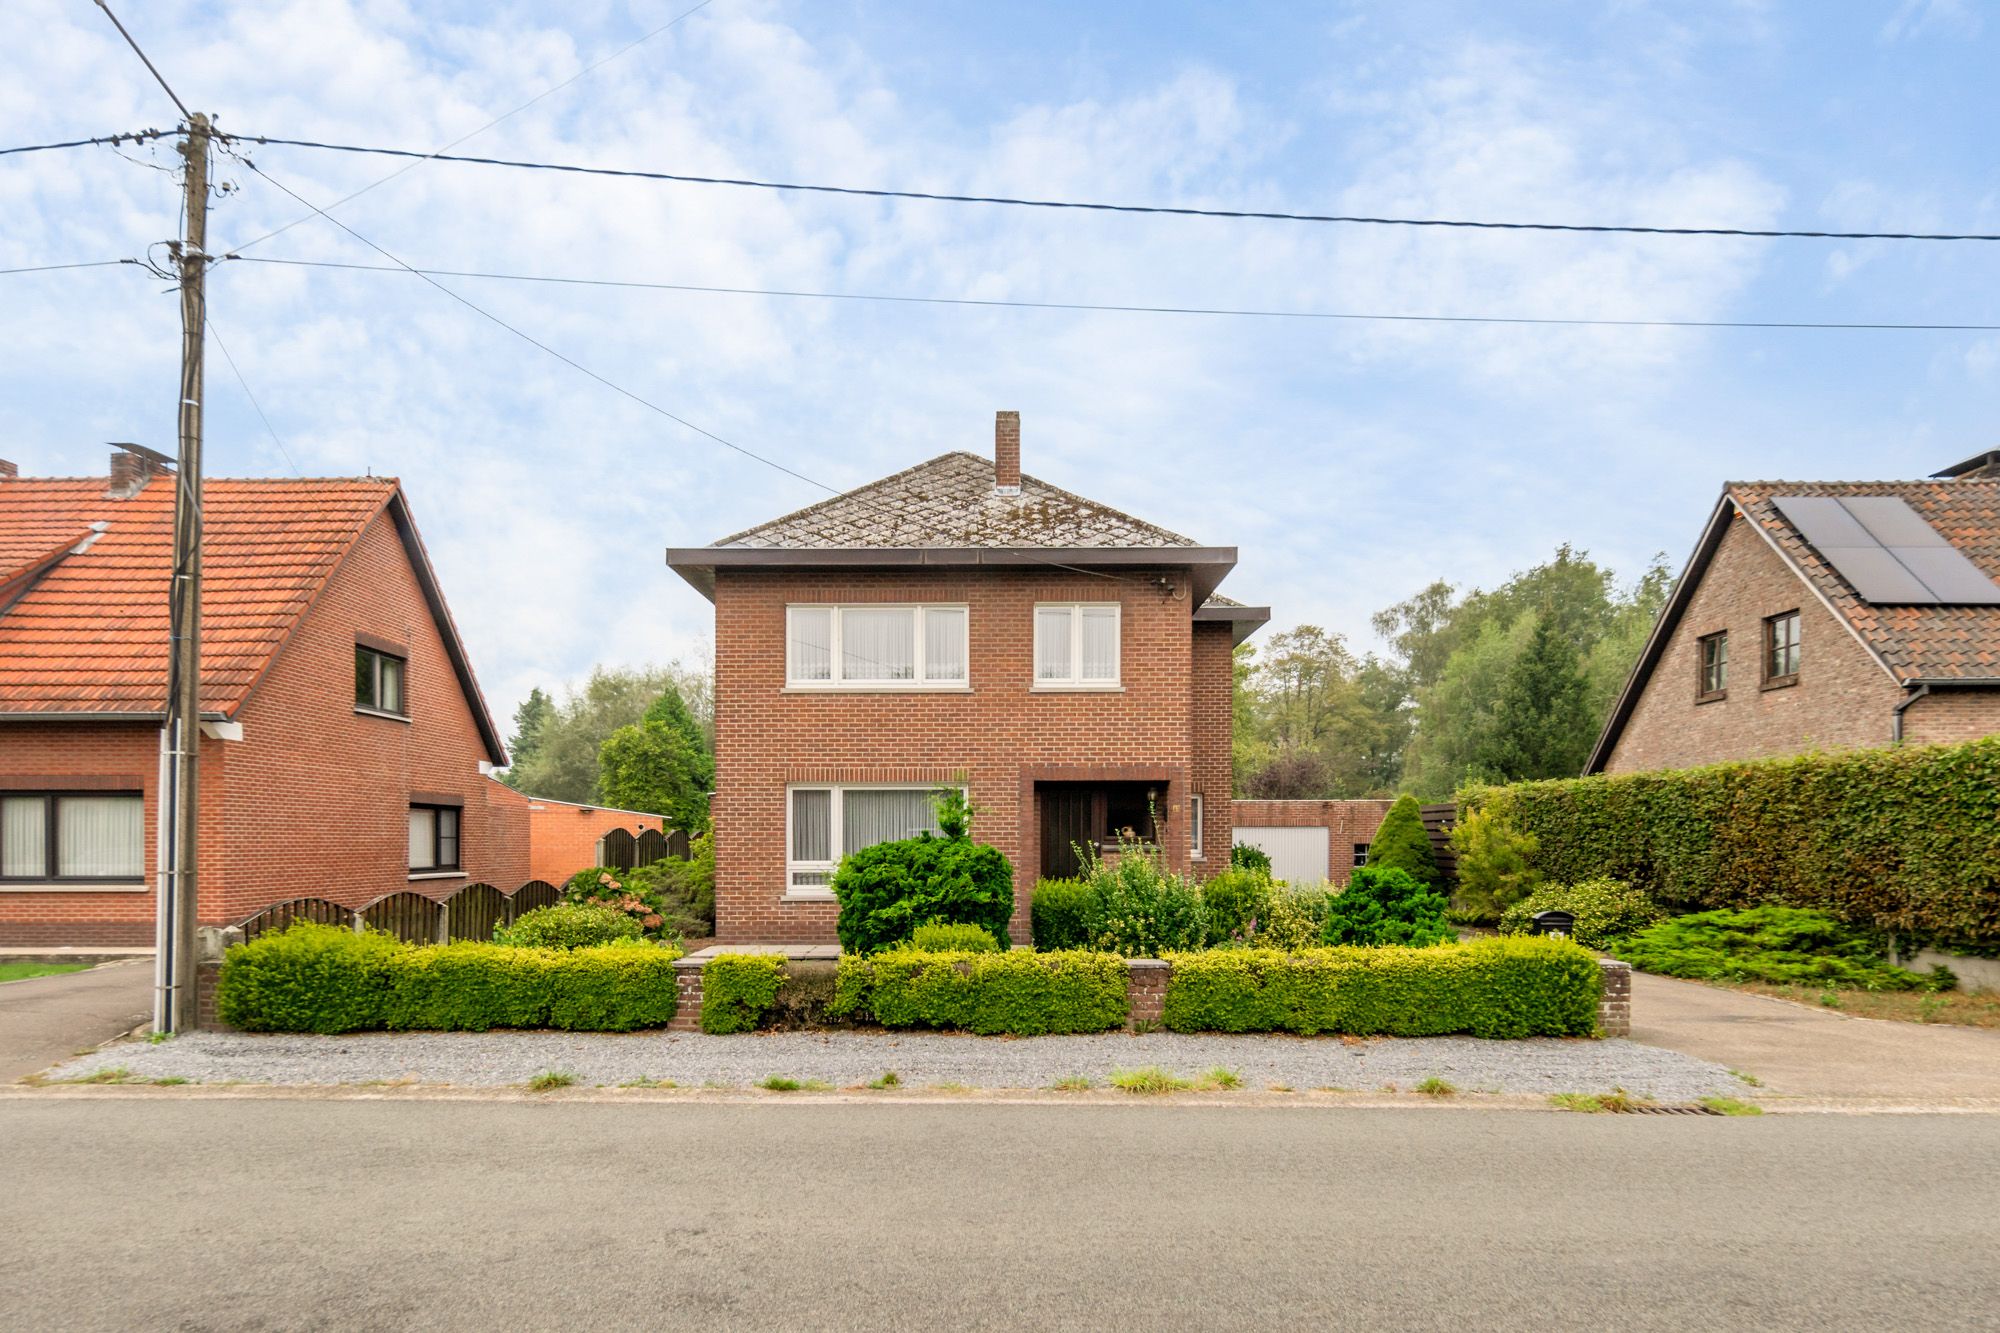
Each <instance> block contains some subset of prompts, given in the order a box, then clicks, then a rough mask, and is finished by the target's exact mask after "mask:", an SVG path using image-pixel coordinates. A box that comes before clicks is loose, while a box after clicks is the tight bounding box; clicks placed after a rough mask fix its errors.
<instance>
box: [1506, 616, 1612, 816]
mask: <svg viewBox="0 0 2000 1333" xmlns="http://www.w3.org/2000/svg"><path fill="white" fill-rule="evenodd" d="M1596 732H1597V727H1596V721H1595V719H1594V718H1593V717H1592V716H1591V712H1590V686H1589V684H1588V683H1587V682H1586V681H1585V680H1584V678H1583V671H1582V669H1581V667H1580V666H1579V664H1578V661H1577V652H1576V648H1575V647H1574V646H1573V645H1572V644H1571V643H1570V641H1569V640H1568V638H1566V637H1565V636H1564V634H1563V633H1562V631H1561V629H1560V628H1559V627H1558V626H1557V624H1556V622H1555V620H1554V618H1553V617H1550V616H1538V617H1536V619H1535V627H1534V632H1533V633H1532V634H1531V635H1530V636H1529V638H1528V644H1527V647H1526V648H1525V649H1524V650H1523V651H1522V653H1521V655H1520V656H1519V657H1517V658H1515V659H1514V662H1513V665H1512V666H1511V667H1509V668H1508V671H1507V680H1506V683H1505V684H1504V685H1503V686H1502V687H1501V691H1500V698H1499V700H1498V702H1497V703H1495V705H1494V708H1493V726H1492V729H1491V731H1490V733H1489V734H1488V736H1487V737H1486V740H1485V744H1484V745H1483V746H1482V748H1481V752H1480V754H1479V756H1478V761H1479V764H1480V766H1481V767H1483V768H1488V769H1491V770H1492V771H1493V772H1495V773H1498V774H1499V775H1500V776H1501V777H1503V778H1506V779H1507V780H1509V781H1518V780H1520V779H1523V778H1569V777H1575V776H1576V775H1577V773H1578V772H1579V771H1580V770H1581V769H1582V768H1583V761H1584V759H1585V757H1586V756H1587V755H1588V754H1589V753H1590V743H1591V741H1592V739H1593V738H1594V737H1595V736H1596Z"/></svg>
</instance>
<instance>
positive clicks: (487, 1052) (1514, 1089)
mask: <svg viewBox="0 0 2000 1333" xmlns="http://www.w3.org/2000/svg"><path fill="white" fill-rule="evenodd" d="M1148 1065H1158V1066H1161V1067H1162V1068H1165V1069H1167V1070H1168V1071H1170V1072H1172V1073H1174V1074H1177V1075H1179V1076H1181V1077H1194V1076H1197V1075H1199V1074H1201V1073H1202V1072H1204V1071H1206V1070H1209V1069H1212V1068H1215V1067H1217V1066H1220V1067H1222V1068H1225V1069H1230V1070H1233V1071H1235V1073H1236V1074H1237V1075H1238V1076H1239V1077H1240V1078H1241V1079H1242V1080H1243V1082H1244V1084H1245V1086H1247V1087H1250V1088H1263V1087H1267V1086H1269V1085H1271V1084H1274V1083H1276V1084H1282V1085H1284V1086H1287V1087H1290V1088H1295V1089H1301V1090H1303V1089H1307V1088H1342V1089H1352V1090H1356V1091H1372V1090H1375V1089H1378V1088H1381V1087H1382V1086H1383V1085H1385V1084H1389V1083H1394V1084H1396V1085H1397V1086H1398V1087H1399V1088H1403V1089H1407V1088H1409V1087H1411V1086H1412V1085H1414V1084H1416V1083H1418V1082H1421V1081H1422V1080H1423V1079H1426V1078H1431V1077H1436V1078H1442V1079H1445V1080H1447V1081H1449V1082H1450V1083H1451V1084H1453V1085H1454V1086H1455V1087H1457V1088H1458V1089H1459V1090H1461V1091H1464V1092H1510V1093H1551V1092H1609V1091H1611V1090H1612V1089H1613V1088H1621V1087H1622V1088H1624V1089H1625V1090H1626V1091H1628V1092H1633V1093H1638V1094H1642V1095H1645V1096H1648V1097H1653V1098H1656V1099H1658V1100H1660V1101H1664V1102H1686V1101H1692V1100H1694V1099H1696V1098H1699V1097H1704V1096H1711V1095H1720V1094H1728V1093H1740V1092H1741V1091H1742V1090H1743V1085H1742V1084H1741V1083H1740V1082H1739V1081H1738V1080H1737V1079H1736V1078H1734V1077H1733V1076H1732V1075H1731V1074H1730V1073H1729V1072H1728V1071H1727V1070H1726V1069H1724V1068H1723V1067H1722V1066H1721V1065H1716V1064H1710V1063H1709V1062H1707V1061H1705V1060H1697V1059H1694V1058H1693V1057H1691V1056H1686V1055H1680V1054H1678V1053H1676V1052H1673V1051H1665V1050H1660V1049H1658V1048H1656V1047H1652V1046H1641V1045H1638V1044H1636V1043H1634V1042H1630V1041H1621V1040H1606V1041H1584V1040H1574V1041H1565V1040H1557V1039H1551V1038H1534V1039H1530V1040H1527V1041H1481V1040H1479V1039H1477V1038H1474V1037H1422V1038H1406V1039H1395V1038H1383V1039H1377V1040H1372V1041H1362V1042H1350V1041H1343V1040H1341V1039H1340V1038H1338V1037H1287V1036H1220V1035H1182V1034H1178V1033H1164V1032H1155V1033H1147V1034H1145V1035H1143V1036H1135V1035H1130V1034H1127V1033H1104V1034H1101V1035H1097V1036H1082V1037H1024V1038H1003V1037H971V1036H959V1035H947V1034H939V1033H876V1032H767V1033H746V1034H744V1035H741V1036H731V1037H711V1036H705V1035H702V1034H699V1033H672V1034H668V1033H661V1032H647V1033H635V1034H630V1035H623V1034H607V1033H567V1032H485V1033H463V1032H452V1033H446V1032H397V1033H356V1034H352V1035H348V1036H339V1037H319V1036H251V1035H248V1034H245V1033H234V1032H196V1033H190V1034H188V1035H186V1036H183V1037H178V1038H176V1039H174V1040H172V1041H168V1042H162V1043H160V1044H158V1045H150V1044H147V1043H144V1042H126V1043H123V1044H120V1045H117V1046H112V1047H109V1048H106V1049H104V1050H101V1051H96V1052H93V1053H92V1054H90V1055H86V1056H83V1057H81V1058H79V1059H75V1060H70V1061H67V1062H65V1063H64V1064H61V1065H58V1066H57V1067H56V1068H54V1069H53V1070H50V1071H49V1073H48V1075H47V1077H48V1078H50V1079H53V1080H73V1079H80V1078H84V1077H87V1076H88V1075H90V1074H93V1073H98V1072H101V1071H107V1070H115V1069H123V1070H125V1071H127V1072H128V1075H129V1077H130V1078H131V1079H132V1080H133V1081H137V1082H144V1081H149V1080H153V1079H161V1078H172V1079H185V1080H187V1081H188V1082H191V1083H223V1082H238V1083H283V1084H356V1083H382V1082H402V1081H414V1082H419V1083H449V1084H460V1085H467V1086H485V1087H496V1086H507V1085H510V1084H521V1083H526V1082H527V1081H528V1080H529V1079H531V1078H533V1077H534V1076H535V1075H537V1074H540V1073H543V1072H546V1071H560V1072H563V1073H567V1074H571V1075H574V1076H575V1079H576V1081H577V1082H578V1083H580V1084H584V1085H591V1084H603V1085H616V1084H619V1083H625V1082H629V1081H632V1080H635V1079H656V1080H671V1081H673V1082H674V1083H676V1084H679V1085H680V1086H682V1087H698V1086H700V1085H702V1084H705V1083H712V1084H722V1085H727V1086H731V1087H747V1086H750V1085H752V1084H755V1083H758V1082H760V1081H761V1080H763V1079H765V1078H767V1077H770V1076H771V1075H774V1074H778V1075H784V1076H786V1077H789V1078H795V1079H799V1080H802V1081H803V1080H806V1079H819V1080H823V1081H825V1082H827V1083H830V1084H832V1085H834V1086H835V1087H845V1086H850V1085H853V1084H857V1083H865V1082H867V1081H868V1080H869V1079H872V1078H875V1077H877V1076H878V1075H880V1074H881V1073H882V1072H883V1071H884V1070H891V1069H893V1070H895V1071H896V1073H897V1075H898V1076H899V1077H900V1078H901V1079H902V1082H903V1084H904V1086H906V1087H922V1086H924V1085H927V1084H944V1083H948V1084H963V1085H965V1086H967V1087H976V1088H1044V1087H1047V1086H1049V1085H1050V1084H1051V1083H1054V1082H1055V1081H1056V1080H1057V1079H1060V1078H1064V1077H1068V1076H1072V1075H1081V1076H1083V1077H1086V1078H1090V1079H1092V1080H1094V1081H1097V1082H1102V1081H1103V1080H1104V1079H1105V1078H1106V1077H1107V1076H1108V1075H1109V1074H1110V1073H1111V1072H1112V1071H1113V1070H1115V1069H1133V1068H1138V1067H1141V1066H1148Z"/></svg>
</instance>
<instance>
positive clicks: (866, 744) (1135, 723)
mask: <svg viewBox="0 0 2000 1333" xmlns="http://www.w3.org/2000/svg"><path fill="white" fill-rule="evenodd" d="M1162 574H1164V575H1166V576H1167V577H1169V578H1170V579H1172V581H1173V583H1174V585H1175V587H1176V589H1177V590H1178V596H1174V595H1169V594H1167V593H1165V592H1163V591H1162V590H1161V589H1159V588H1158V587H1155V586H1153V585H1151V584H1150V583H1148V582H1147V581H1146V580H1148V579H1150V578H1152V577H1154V576H1156V575H1162ZM1187 586H1188V572H1187V571H1186V570H1185V569H1177V568H1176V569H1162V570H1151V571H1141V570H1121V571H1120V578H1119V579H1118V580H1116V581H1114V580H1111V579H1104V578H1095V577H1090V576H1086V575H1081V574H1072V573H1069V572H1067V571H1063V570H1059V569H1054V568H1050V569H1022V570H989V571H979V572H965V571H949V570H939V571H935V572H902V571H897V572H883V573H879V574H876V573H870V572H866V571H861V572H853V571H840V572H838V573H832V572H829V573H825V574H813V573H810V572H803V573H800V572H787V571H762V570H723V571H720V572H719V573H718V576H717V580H716V594H715V601H716V636H715V638H716V643H715V691H716V728H715V748H716V769H717V773H718V778H717V792H716V797H715V802H714V814H715V839H716V933H717V937H718V938H719V939H721V940H724V941H737V942H746V941H760V942H768V943H790V942H812V941H828V940H832V939H833V938H834V918H835V908H834V906H833V904H831V903H828V902H797V901H791V902H788V901H785V900H784V898H785V846H784V837H785V799H786V798H785V790H786V785H787V784H788V783H791V782H813V781H853V782H888V781H909V782H912V783H922V784H930V783H936V782H943V781H948V780H951V779H952V778H954V777H955V776H956V775H958V774H960V773H963V774H964V775H965V776H966V777H967V779H968V780H969V783H970V786H971V790H972V799H973V801H974V803H975V804H976V805H977V806H978V807H979V811H978V815H977V817H976V820H975V824H974V833H975V836H977V837H978V838H979V839H980V840H981V841H984V842H990V843H992V844H993V845H994V846H996V847H998V848H999V849H1000V850H1001V851H1002V852H1003V853H1005V855H1006V856H1007V858H1008V860H1009V861H1011V862H1012V863H1013V865H1014V890H1015V902H1014V922H1013V935H1014V938H1015V939H1016V940H1017V941H1020V942H1023V943H1025V942H1026V941H1027V940H1028V937H1029V933H1028V899H1029V894H1030V891H1031V890H1032V888H1033V886H1034V881H1035V877H1036V871H1037V868H1038V863H1039V847H1038V843H1039V824H1038V814H1037V811H1036V809H1035V798H1034V783H1035V782H1036V781H1037V780H1045V781H1052V780H1058V779H1062V780H1076V781H1110V780H1117V779H1130V780H1143V781H1153V782H1159V783H1160V784H1162V787H1163V790H1164V793H1165V794H1164V797H1163V801H1162V805H1161V813H1162V814H1163V815H1164V817H1165V820H1166V834H1165V842H1166V847H1167V854H1168V857H1169V861H1170V864H1173V865H1175V866H1177V867H1182V868H1185V867H1186V866H1187V864H1188V856H1187V851H1188V845H1187V844H1188V834H1187V822H1186V821H1187V818H1188V812H1187V790H1188V783H1189V779H1190V776H1191V775H1192V774H1194V773H1195V771H1196V770H1195V767H1194V765H1195V761H1196V756H1195V751H1196V741H1195V739H1194V733H1195V732H1196V730H1197V728H1199V729H1200V730H1201V731H1202V733H1203V734H1204V735H1205V736H1207V737H1208V738H1209V739H1208V741H1207V743H1205V744H1204V745H1203V747H1202V748H1203V751H1204V753H1203V758H1202V764H1203V767H1202V768H1201V770H1200V771H1201V773H1202V774H1203V775H1204V776H1202V778H1201V780H1202V781H1203V782H1204V784H1211V783H1212V784H1215V785H1214V787H1213V790H1215V791H1216V792H1217V793H1218V796H1217V797H1216V798H1213V799H1212V800H1211V803H1210V809H1209V812H1208V819H1209V820H1210V830H1211V831H1210V835H1209V836H1210V838H1211V839H1213V838H1214V837H1215V836H1216V833H1215V830H1217V829H1218V828H1219V829H1222V830H1226V829H1227V823H1226V820H1227V813H1226V810H1227V804H1226V799H1225V798H1226V794H1227V792H1228V789H1229V788H1228V782H1227V780H1226V778H1223V777H1220V776H1218V775H1219V773H1220V765H1221V764H1222V763H1225V762H1226V755H1227V722H1226V717H1222V716H1218V715H1216V714H1214V713H1213V711H1212V710H1213V708H1214V706H1215V704H1216V701H1217V699H1218V698H1226V691H1227V689H1228V675H1227V665H1228V663H1227V654H1226V651H1225V652H1223V653H1220V654H1218V653H1216V652H1215V651H1214V648H1213V647H1211V648H1210V650H1209V651H1208V653H1207V654H1206V656H1205V659H1204V660H1205V661H1206V662H1208V663H1214V664H1219V665H1220V666H1221V668H1222V672H1223V674H1222V676H1221V684H1220V685H1219V686H1211V688H1210V691H1209V694H1208V704H1209V707H1210V709H1211V712H1210V713H1209V714H1208V718H1207V721H1206V722H1203V723H1196V722H1192V721H1191V719H1192V718H1193V717H1194V713H1193V711H1192V710H1193V708H1194V702H1193V696H1194V689H1193V672H1194V652H1193V647H1192V645H1193V619H1192V616H1191V614H1190V610H1189V605H1188V592H1187ZM867 601H880V602H897V601H911V602H916V601H930V602H957V603H964V604H966V605H967V606H968V607H969V608H970V628H969V633H970V636H971V644H970V647H971V655H970V656H971V668H970V686H971V688H970V689H969V690H967V691H960V692H951V693H941V692H915V691H912V692H899V693H832V692H824V691H798V692H787V691H786V690H785V606H786V605H787V603H792V602H867ZM1043 601H1090V602H1103V601H1117V602H1119V603H1120V604H1121V606H1122V608H1123V609H1122V613H1121V614H1122V632H1123V642H1122V648H1121V677H1122V683H1123V688H1122V689H1120V690H1118V691H1116V692H1090V693H1033V692H1031V691H1030V688H1029V687H1030V685H1031V683H1032V680H1033V644H1034V614H1033V611H1034V605H1035V603H1037V602H1043ZM1221 642H1222V643H1223V644H1224V645H1226V644H1227V636H1226V635H1224V636H1223V638H1222V640H1221ZM1217 691H1220V692H1221V693H1218V692H1217ZM1217 739H1219V740H1220V741H1221V748H1220V749H1219V750H1217V749H1216V748H1215V741H1216V740H1217ZM1218 755H1220V756H1222V758H1220V759H1219V758H1217V756H1218ZM1218 816H1220V818H1221V821H1223V822H1219V823H1218V822H1217V820H1218ZM1222 836H1223V837H1224V838H1225V839H1226V837H1227V833H1226V831H1225V832H1224V833H1223V834H1222ZM1223 845H1225V846H1226V843H1225V844H1223Z"/></svg>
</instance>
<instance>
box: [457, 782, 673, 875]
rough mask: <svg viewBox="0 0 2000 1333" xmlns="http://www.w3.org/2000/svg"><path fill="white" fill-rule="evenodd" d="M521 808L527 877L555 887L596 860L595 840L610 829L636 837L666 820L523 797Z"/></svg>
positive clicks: (662, 826)
mask: <svg viewBox="0 0 2000 1333" xmlns="http://www.w3.org/2000/svg"><path fill="white" fill-rule="evenodd" d="M495 785H496V786H498V785H499V784H497V783H496V784H495ZM501 790H503V791H506V790H508V789H507V788H505V787H502V788H501ZM523 809H524V810H525V811H526V813H527V817H528V877H529V878H530V879H543V880H547V881H548V882H549V883H551V884H554V885H556V886H558V887H560V886H561V885H562V884H563V882H564V881H565V880H567V879H569V877H570V876H572V875H574V874H575V873H576V872H577V871H579V870H588V869H590V868H591V867H592V866H594V865H596V864H598V859H597V840H598V839H599V838H602V837H603V836H604V835H605V834H607V833H609V832H610V831H611V830H612V829H616V828H622V829H624V830H625V831H626V832H627V833H629V834H631V835H632V836H633V837H635V838H636V837H638V836H639V835H640V834H641V833H643V832H645V831H646V830H647V829H652V830H654V831H656V832H660V833H664V832H666V821H664V820H662V819H661V818H660V817H659V816H658V815H642V814H640V813H638V812H637V811H634V810H606V809H602V808H599V807H595V806H588V805H571V804H569V803H568V802H566V801H541V800H534V799H532V798H523Z"/></svg>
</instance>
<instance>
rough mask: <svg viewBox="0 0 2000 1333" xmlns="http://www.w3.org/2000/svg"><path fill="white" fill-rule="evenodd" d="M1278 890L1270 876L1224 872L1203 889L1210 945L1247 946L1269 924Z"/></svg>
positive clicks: (1242, 872)
mask: <svg viewBox="0 0 2000 1333" xmlns="http://www.w3.org/2000/svg"><path fill="white" fill-rule="evenodd" d="M1278 893H1279V890H1278V889H1277V888H1276V887H1275V886H1274V885H1273V884H1272V883H1271V877H1270V876H1269V875H1262V874H1258V873H1257V872H1256V871H1254V870H1235V869H1231V870H1225V871H1223V872H1222V873H1221V874H1219V875H1216V876H1213V877H1212V878H1210V879H1209V880H1208V881H1207V882H1206V883H1204V884H1203V885H1202V886H1201V900H1202V902H1203V904H1204V905H1206V907H1207V908H1208V944H1209V947H1211V948H1213V947H1215V946H1216V945H1219V944H1230V943H1238V944H1243V943H1248V942H1249V941H1250V939H1251V938H1252V937H1254V936H1256V935H1257V934H1259V933H1260V932H1261V931H1262V929H1263V928H1264V927H1265V926H1267V925H1268V924H1269V923H1270V919H1271V900H1272V899H1273V898H1274V897H1276V896H1277V895H1278Z"/></svg>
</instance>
